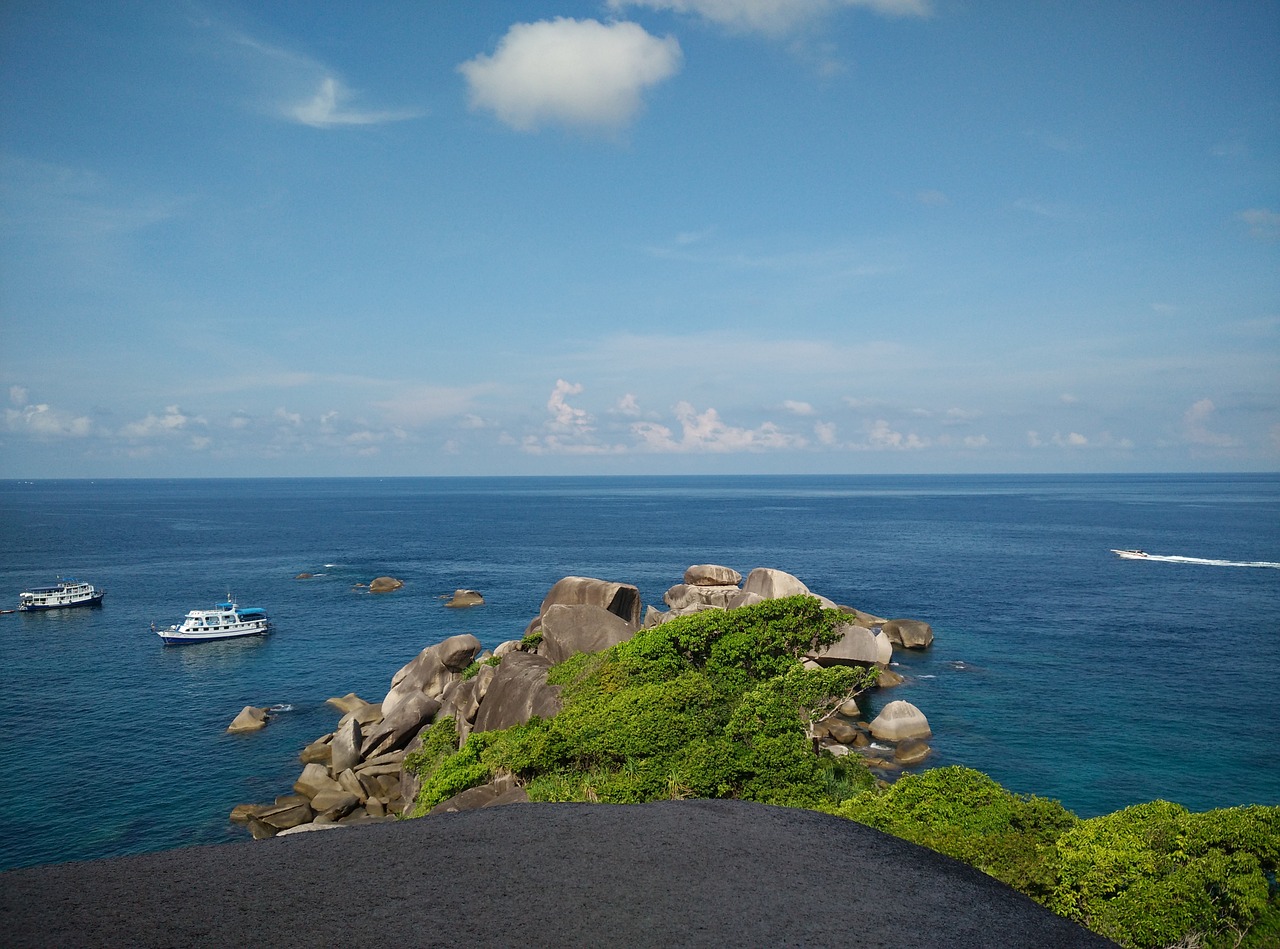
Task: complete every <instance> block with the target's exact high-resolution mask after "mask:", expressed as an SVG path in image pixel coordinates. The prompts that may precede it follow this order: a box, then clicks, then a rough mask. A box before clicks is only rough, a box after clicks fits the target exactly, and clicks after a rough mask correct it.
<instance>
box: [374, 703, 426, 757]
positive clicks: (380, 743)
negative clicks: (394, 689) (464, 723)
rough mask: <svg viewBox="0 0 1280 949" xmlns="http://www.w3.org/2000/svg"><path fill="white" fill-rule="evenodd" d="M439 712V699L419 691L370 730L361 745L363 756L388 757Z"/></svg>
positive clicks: (398, 705) (405, 743)
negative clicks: (388, 753) (382, 755)
mask: <svg viewBox="0 0 1280 949" xmlns="http://www.w3.org/2000/svg"><path fill="white" fill-rule="evenodd" d="M438 711H440V700H439V699H437V698H434V697H432V696H430V695H427V694H426V693H424V692H417V693H414V694H413V695H410V696H409V697H408V698H406V699H405V700H404V701H403V702H400V703H399V704H397V705H396V707H395V709H394V711H393V712H392V713H391V714H390V715H388V716H385V717H384V718H383V719H382V721H381V722H379V723H378V724H376V725H374V726H373V727H372V728H370V729H369V733H368V734H367V735H365V736H364V741H363V742H362V743H361V745H360V757H361V758H371V757H373V756H374V755H381V754H386V753H387V752H388V751H394V750H396V749H397V748H403V747H404V746H405V745H407V744H408V743H409V740H410V739H412V738H413V737H414V736H415V735H416V734H418V732H420V731H421V730H422V728H423V726H424V725H426V724H427V723H429V722H430V721H431V720H432V719H433V718H435V715H436V712H438Z"/></svg>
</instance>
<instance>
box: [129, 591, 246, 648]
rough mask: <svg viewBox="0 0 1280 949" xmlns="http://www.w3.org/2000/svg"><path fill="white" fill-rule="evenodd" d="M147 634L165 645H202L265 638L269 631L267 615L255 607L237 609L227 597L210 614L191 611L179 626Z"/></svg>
mask: <svg viewBox="0 0 1280 949" xmlns="http://www.w3.org/2000/svg"><path fill="white" fill-rule="evenodd" d="M151 630H152V632H154V633H155V634H156V635H157V636H159V637H160V638H161V639H163V640H164V641H165V643H166V644H172V645H181V644H183V643H202V642H206V641H208V640H211V639H238V638H239V637H241V636H265V635H266V634H267V633H268V632H270V630H271V621H270V620H269V619H268V618H267V611H266V610H263V609H259V608H258V607H256V606H237V605H236V604H235V601H234V600H232V599H231V595H230V594H228V595H227V599H226V601H225V602H222V603H219V604H217V605H216V606H215V607H214V608H213V609H211V610H192V611H191V612H190V613H188V614H187V617H186V619H184V620H183V621H182V625H181V626H169V627H167V628H163V629H157V628H156V624H155V623H152V624H151Z"/></svg>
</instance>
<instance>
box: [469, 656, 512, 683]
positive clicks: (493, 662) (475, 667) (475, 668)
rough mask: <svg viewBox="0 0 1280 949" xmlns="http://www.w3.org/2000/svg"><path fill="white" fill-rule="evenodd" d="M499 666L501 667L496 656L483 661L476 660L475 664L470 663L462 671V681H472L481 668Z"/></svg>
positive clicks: (499, 660) (500, 661) (500, 662)
mask: <svg viewBox="0 0 1280 949" xmlns="http://www.w3.org/2000/svg"><path fill="white" fill-rule="evenodd" d="M500 665H502V660H501V659H500V658H499V657H498V656H490V657H489V658H488V659H484V660H479V659H478V660H476V661H475V662H473V663H471V665H469V666H467V667H466V668H465V669H463V670H462V672H461V676H462V680H463V681H464V682H465V681H466V680H467V679H474V678H475V677H476V675H478V674H479V672H480V668H481V667H482V666H500Z"/></svg>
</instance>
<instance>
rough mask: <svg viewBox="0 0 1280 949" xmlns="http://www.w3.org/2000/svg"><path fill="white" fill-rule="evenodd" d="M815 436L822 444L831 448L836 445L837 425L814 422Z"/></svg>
mask: <svg viewBox="0 0 1280 949" xmlns="http://www.w3.org/2000/svg"><path fill="white" fill-rule="evenodd" d="M813 434H814V436H816V437H817V439H818V442H819V443H820V444H822V445H826V446H827V447H831V446H833V445H835V443H836V424H835V422H814V424H813Z"/></svg>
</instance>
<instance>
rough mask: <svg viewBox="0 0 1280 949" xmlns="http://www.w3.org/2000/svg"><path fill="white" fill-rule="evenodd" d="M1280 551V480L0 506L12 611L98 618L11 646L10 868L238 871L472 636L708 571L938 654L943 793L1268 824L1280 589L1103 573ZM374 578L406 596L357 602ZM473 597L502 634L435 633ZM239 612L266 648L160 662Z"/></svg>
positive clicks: (1276, 775) (0, 544) (1173, 572)
mask: <svg viewBox="0 0 1280 949" xmlns="http://www.w3.org/2000/svg"><path fill="white" fill-rule="evenodd" d="M1277 525H1280V477H1277V476H1273V475H1250V476H1218V475H1214V476H1119V477H1110V476H1107V477H1102V476H1093V477H1085V476H1076V477H910V478H908V477H902V478H883V477H741V478H634V479H632V478H566V479H534V478H530V479H500V478H499V479H388V480H376V479H355V480H342V479H332V480H330V479H299V480H245V481H237V480H228V481H105V482H88V481H70V482H35V483H31V482H3V483H0V604H2V605H4V606H6V607H8V606H16V605H17V595H18V593H19V592H20V591H21V590H23V589H27V588H29V587H31V586H35V585H39V584H42V583H46V582H49V581H50V580H52V578H53V577H54V576H56V575H58V574H63V575H75V576H80V577H81V578H83V579H89V580H92V581H93V582H94V583H96V584H98V585H99V586H104V587H106V589H107V591H108V593H107V597H106V601H105V604H104V606H103V607H102V608H101V609H95V610H70V611H60V612H53V613H42V614H29V613H22V614H9V615H3V616H0V659H2V660H3V669H4V673H3V675H4V679H3V681H4V684H5V691H6V699H7V701H6V702H5V705H4V709H3V711H0V741H2V742H3V747H4V748H6V749H7V751H8V755H7V758H8V761H7V763H6V767H5V768H4V769H3V771H0V774H3V777H2V778H0V780H2V781H3V788H0V790H2V792H3V793H2V794H0V868H8V867H15V866H25V865H31V864H40V863H51V862H59V861H65V860H78V859H89V858H96V857H102V856H110V855H118V854H125V853H135V852H141V851H148V850H158V849H165V848H169V847H176V846H182V845H185V844H192V843H209V842H217V841H222V840H235V839H241V838H242V837H243V831H242V830H241V829H240V828H238V827H236V826H235V825H232V824H230V822H229V821H228V820H227V814H228V812H229V811H230V810H231V808H232V807H233V806H234V805H235V804H237V803H240V802H242V801H260V800H269V799H270V798H272V797H274V796H275V795H277V794H280V793H284V792H285V791H287V790H288V788H289V787H290V785H291V784H292V782H293V780H294V778H295V777H296V775H297V772H298V770H299V768H300V766H299V764H298V763H297V759H296V754H297V751H298V750H299V749H300V748H301V747H302V746H303V745H304V744H306V743H307V742H308V741H310V740H311V739H313V738H315V737H316V736H318V735H320V734H323V733H324V732H326V731H328V730H330V729H331V728H332V726H333V724H334V723H335V721H336V718H337V715H336V713H335V712H334V711H333V710H332V709H331V708H330V707H328V706H326V705H325V699H326V698H328V697H329V696H333V695H341V694H345V693H346V692H349V691H355V692H357V693H359V694H360V695H362V696H364V697H365V698H368V699H370V700H373V701H376V700H378V699H380V698H381V697H382V695H383V694H385V692H386V690H387V688H388V685H389V680H390V678H391V675H392V674H393V673H394V672H395V670H396V669H398V668H399V667H400V666H401V665H403V664H404V663H405V662H406V661H408V660H409V659H410V658H412V657H413V656H414V655H415V654H416V653H417V652H418V651H419V650H420V649H422V648H423V647H424V646H427V645H430V644H431V643H434V642H437V641H439V640H440V639H442V638H444V637H446V636H450V635H453V634H455V633H458V632H471V633H474V634H475V635H476V636H478V637H479V638H480V640H481V641H482V642H483V643H485V644H486V645H487V646H494V645H497V644H498V643H499V642H501V641H503V640H506V639H513V638H518V637H519V636H520V635H522V633H523V631H524V628H525V626H526V624H527V623H528V621H529V619H530V618H531V617H532V616H533V615H534V614H535V613H536V611H537V608H538V604H539V603H540V602H541V599H542V597H543V595H544V594H545V593H546V591H547V589H548V588H549V587H550V586H551V584H552V583H554V582H555V581H556V580H558V579H559V578H560V577H562V576H566V575H569V574H582V575H589V576H598V577H603V578H606V579H613V580H622V581H627V582H632V583H635V584H637V585H638V586H639V588H640V591H641V594H642V596H643V598H644V600H645V602H646V603H654V604H659V605H660V604H661V597H662V593H663V592H664V591H665V590H666V589H667V587H669V586H671V585H673V584H675V583H678V582H679V581H680V578H681V574H682V573H683V570H684V568H685V567H686V566H688V565H689V564H691V563H704V562H716V563H724V564H727V565H729V566H732V567H735V568H736V569H738V570H740V571H742V572H743V573H744V574H745V573H746V572H747V571H748V570H750V569H751V568H752V567H756V566H773V567H778V568H780V569H783V570H787V571H789V572H791V573H794V574H796V575H797V576H799V577H800V578H801V579H802V580H804V581H805V582H806V583H808V584H809V586H810V587H811V588H812V589H813V590H815V591H816V592H820V593H823V594H825V595H827V596H829V597H831V598H832V599H834V600H836V601H838V602H841V603H846V604H849V605H852V606H857V607H859V608H861V609H864V610H867V611H869V612H873V613H877V614H880V615H883V616H891V617H892V616H907V617H915V618H920V619H925V620H928V621H929V622H930V623H932V624H933V627H934V631H935V635H936V642H935V645H934V647H933V648H932V649H931V650H929V651H927V652H923V653H900V654H899V655H898V661H899V663H900V665H899V666H898V669H899V671H901V672H903V673H904V674H905V675H907V676H908V677H909V681H908V684H906V685H904V686H902V687H901V688H899V689H896V690H894V691H893V692H891V693H886V694H885V695H886V697H885V698H884V699H879V700H878V701H887V700H888V698H904V699H907V700H909V701H911V702H913V703H914V704H916V705H918V706H919V707H920V708H921V709H922V710H923V711H924V712H925V714H926V715H927V716H928V718H929V721H930V723H931V725H932V727H933V729H934V732H935V736H936V737H935V741H934V748H935V756H934V758H933V759H932V761H931V762H930V763H931V764H941V763H953V762H955V763H962V764H966V765H970V766H972V767H975V768H979V769H981V770H983V771H986V772H988V773H990V774H992V775H993V776H994V777H996V778H997V779H998V780H1000V781H1001V782H1002V783H1003V784H1005V785H1006V786H1007V787H1009V788H1011V789H1013V790H1016V791H1020V792H1033V793H1037V794H1043V795H1047V796H1051V797H1056V798H1058V799H1060V800H1062V801H1063V803H1064V804H1066V805H1067V806H1068V807H1070V808H1071V809H1072V810H1074V811H1076V812H1077V813H1079V814H1081V815H1082V816H1089V815H1093V814H1098V813H1103V812H1107V811H1111V810H1115V809H1117V808H1120V807H1123V806H1126V805H1128V804H1132V803H1136V802H1138V801H1143V800H1150V799H1153V798H1157V797H1161V798H1166V799H1169V800H1175V801H1178V802H1180V803H1182V804H1185V805H1186V806H1188V807H1191V808H1193V809H1204V808H1209V807H1219V806H1228V805H1233V804H1242V803H1250V802H1265V803H1280V714H1278V713H1277V711H1276V703H1275V670H1276V669H1277V668H1278V667H1280V569H1273V568H1267V567H1252V568H1246V567H1229V566H1220V565H1215V564H1212V563H1208V564H1201V563H1185V562H1175V563H1171V562H1140V561H1124V560H1120V559H1119V558H1117V557H1115V556H1114V555H1113V554H1112V553H1111V552H1110V549H1111V548H1117V547H1121V548H1127V547H1140V548H1143V549H1145V550H1148V551H1150V552H1152V553H1156V554H1168V555H1174V556H1185V557H1191V558H1198V559H1202V560H1209V561H1229V562H1248V561H1260V562H1271V563H1275V562H1280V528H1277ZM302 572H309V573H313V574H315V576H314V577H313V578H312V579H308V580H298V579H295V577H296V576H297V574H299V573H302ZM382 574H390V575H394V576H397V577H399V578H401V579H403V580H404V581H405V583H406V586H405V588H404V589H403V590H400V591H398V592H396V593H393V594H388V595H382V596H374V595H371V594H368V593H367V592H363V591H359V590H356V589H353V586H354V584H355V583H357V582H367V581H368V580H370V579H371V578H373V577H375V576H379V575H382ZM458 587H471V588H475V589H479V590H481V591H482V592H483V593H484V595H485V598H486V605H485V606H483V607H479V608H476V609H472V610H462V611H458V610H449V609H446V608H445V607H444V606H443V602H444V600H443V599H442V597H444V596H447V595H448V594H449V593H451V592H452V591H453V590H454V589H456V588H458ZM228 590H230V591H231V592H233V593H234V594H235V595H236V597H237V598H238V599H239V601H240V603H241V604H242V605H258V606H263V607H265V608H267V609H268V610H269V611H270V612H271V614H272V618H273V620H274V622H275V624H276V632H275V634H274V635H272V636H271V637H269V638H267V639H265V640H242V641H230V642H220V643H207V644H200V645H196V646H187V647H165V646H163V645H162V644H161V642H160V640H159V639H158V638H157V637H156V636H154V635H153V634H152V633H151V632H150V630H149V626H150V624H151V623H152V622H155V623H157V624H161V623H163V624H169V623H175V622H179V621H180V620H181V618H182V616H183V614H185V612H186V611H187V610H188V609H191V608H193V607H202V606H211V605H212V604H213V603H214V602H215V601H217V600H220V599H222V597H223V596H224V595H225V594H226V593H227V592H228ZM275 703H283V704H288V705H289V706H291V710H290V711H287V712H283V713H281V714H280V715H279V716H277V717H276V719H275V720H274V721H273V722H272V723H271V725H270V726H269V727H268V728H267V729H266V730H264V731H262V732H258V733H256V734H253V735H243V736H228V735H226V734H225V727H226V725H227V724H228V723H229V722H230V721H231V719H232V718H233V717H234V716H235V714H236V713H237V712H238V711H239V710H240V709H241V708H242V707H243V706H245V705H250V704H252V705H269V704H275Z"/></svg>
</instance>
